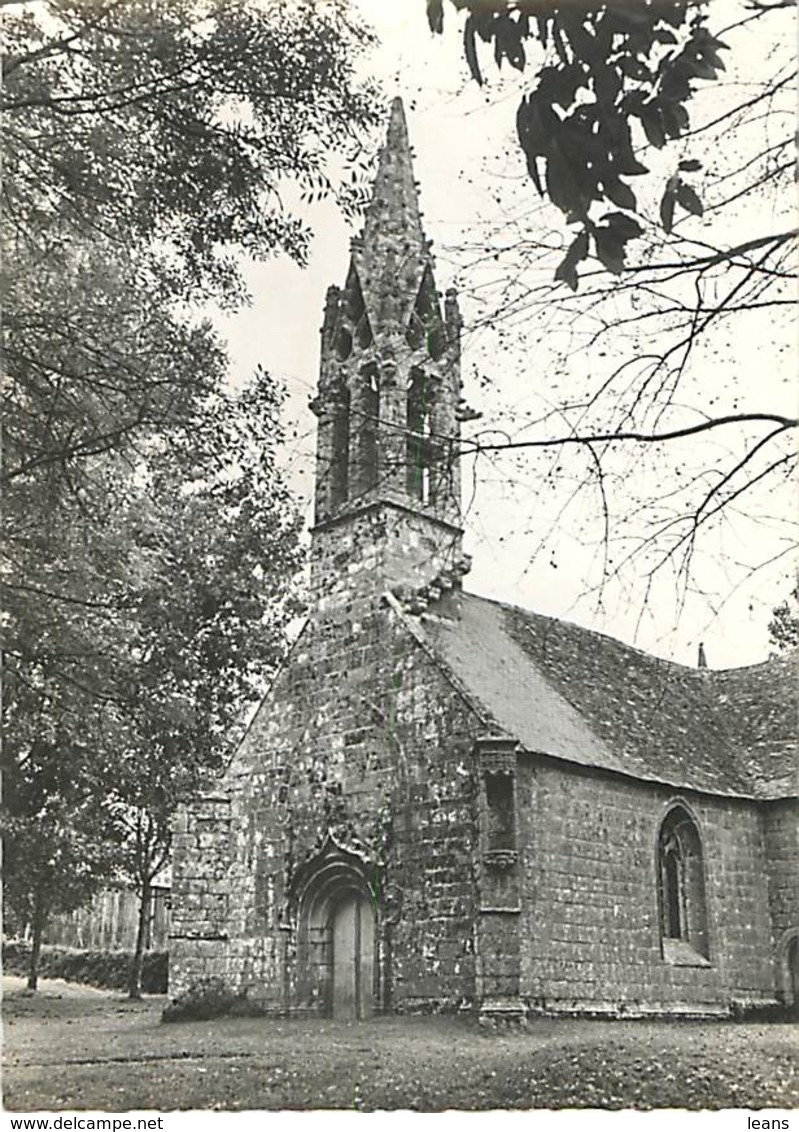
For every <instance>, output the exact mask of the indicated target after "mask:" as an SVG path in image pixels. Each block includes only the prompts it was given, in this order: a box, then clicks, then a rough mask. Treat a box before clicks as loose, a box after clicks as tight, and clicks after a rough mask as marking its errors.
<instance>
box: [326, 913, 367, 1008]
mask: <svg viewBox="0 0 799 1132" xmlns="http://www.w3.org/2000/svg"><path fill="white" fill-rule="evenodd" d="M374 970H375V917H374V910H373V908H372V903H371V901H370V900H368V899H367V898H366V897H364V896H361V895H360V894H358V893H355V892H349V893H347V895H346V896H345V897H344V898H343V899H342V900H341V901H340V902H339V903H338V904H337V905H336V908H335V910H334V912H333V1017H334V1018H337V1019H340V1020H342V1021H353V1020H355V1019H360V1018H369V1017H370V1016H371V1014H372V1013H373V1011H374Z"/></svg>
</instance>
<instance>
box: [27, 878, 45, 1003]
mask: <svg viewBox="0 0 799 1132" xmlns="http://www.w3.org/2000/svg"><path fill="white" fill-rule="evenodd" d="M44 920H45V915H44V902H43V901H42V898H41V897H40V896H39V895H38V893H37V895H36V903H35V904H34V908H33V920H32V923H31V960H30V966H29V967H28V990H29V991H35V990H36V988H37V987H38V985H39V956H40V955H41V953H42V934H43V932H44Z"/></svg>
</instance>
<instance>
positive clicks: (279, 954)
mask: <svg viewBox="0 0 799 1132" xmlns="http://www.w3.org/2000/svg"><path fill="white" fill-rule="evenodd" d="M477 729H478V722H477V721H476V720H475V719H474V717H473V716H472V715H471V713H470V712H469V711H468V710H466V709H465V708H464V705H463V702H462V699H461V697H460V695H459V693H458V692H457V691H456V690H455V689H454V688H453V687H452V686H451V685H450V684H449V683H448V682H447V680H446V679H445V678H444V676H443V675H442V674H441V672H440V670H439V669H438V668H437V667H436V665H435V664H434V663H433V662H432V661H431V660H429V658H428V657H427V656H426V655H425V653H424V652H423V651H422V650H421V648H420V647H419V645H418V643H417V642H416V641H415V640H414V639H413V638H412V637H411V636H410V635H409V634H408V633H407V632H406V630H405V629H404V627H403V625H402V623H401V621H400V620H399V619H398V618H397V617H396V615H395V614H394V613H393V612H392V611H391V610H390V609H388V608H387V607H386V606H385V605H376V604H369V603H363V604H361V605H357V603H356V607H355V608H354V609H350V610H349V611H348V614H347V616H343V617H341V618H338V619H337V618H335V616H333V617H326V618H324V619H319V620H315V621H312V622H310V623H309V624H308V626H307V627H306V629H305V631H304V633H303V634H302V636H301V637H300V639H299V640H298V642H297V644H296V646H295V648H294V651H293V653H292V656H291V658H290V662H289V663H288V665H287V666H286V668H285V670H284V671H283V673H282V674H281V675H280V676H279V677H278V679H277V680H276V682H275V684H274V686H273V688H272V689H271V691H270V694H269V696H268V697H267V699H266V701H265V702H264V704H263V705H262V708H261V709H260V711H259V713H258V715H257V717H256V719H255V721H254V722H253V724H252V726H251V728H250V731H249V733H248V735H247V736H246V738H245V740H244V742H243V744H242V746H241V748H240V750H239V752H238V754H237V756H236V758H235V760H234V762H233V764H232V765H231V767H230V769H229V770H228V772H227V774H226V776H225V778H224V781H223V783H222V786H223V787H224V793H225V794H226V795H227V796H228V797H229V803H228V810H229V814H228V818H229V825H228V826H227V827H225V830H224V833H223V831H222V827H221V825H220V827H219V829H218V830H217V832H216V840H215V841H214V843H213V844H211V842H210V841H208V844H207V846H206V845H205V843H203V845H201V843H200V842H201V839H203V838H206V839H207V838H208V833H207V832H204V830H205V825H204V822H203V818H202V816H201V807H197V808H195V809H193V810H191V811H189V812H188V814H186V815H184V818H183V828H182V830H181V831H180V832H179V834H178V840H177V847H176V861H175V874H176V878H177V883H178V884H179V886H180V896H179V904H180V908H181V913H180V918H179V923H178V924H176V927H175V934H176V935H177V934H180V935H182V936H183V937H185V938H183V939H182V940H181V939H175V941H174V944H173V946H174V948H175V950H174V960H173V970H174V972H175V983H174V984H173V986H174V988H175V989H177V990H178V993H179V991H180V990H181V989H185V987H186V986H188V985H189V984H191V983H192V982H198V981H201V980H202V979H204V978H207V977H208V976H209V975H211V974H213V975H217V974H219V973H221V974H222V976H223V977H224V979H225V981H226V982H227V984H228V986H229V989H230V990H231V991H233V992H235V993H241V992H246V993H247V994H248V996H249V997H251V998H254V999H257V1000H258V1001H259V1002H260V1003H261V1004H262V1005H263V1006H264V1007H265V1008H266V1009H268V1010H275V1011H294V1010H301V1009H323V1006H324V1003H323V1002H322V1000H321V997H320V996H316V997H314V995H313V993H312V994H311V998H310V999H308V997H307V992H306V990H304V989H303V987H304V983H303V972H302V970H301V969H300V968H301V955H300V951H299V947H300V944H299V939H298V923H297V908H296V906H295V904H294V903H293V899H294V896H293V888H292V886H293V884H294V883H295V878H297V877H298V875H300V874H301V871H302V870H303V869H304V868H307V867H308V863H309V862H310V861H311V860H312V859H313V857H314V854H315V853H318V852H319V851H320V850H321V849H322V847H323V845H324V843H325V839H326V838H327V837H328V835H329V834H332V836H333V837H334V839H335V842H336V844H338V845H340V846H344V847H346V848H347V849H348V850H349V851H351V852H352V853H354V854H357V855H358V856H359V858H360V859H361V860H363V862H364V871H365V876H366V878H367V881H368V883H369V885H370V886H371V888H372V889H373V891H374V893H375V900H376V905H377V933H378V940H377V954H378V979H377V983H378V987H377V989H378V1004H377V1005H378V1007H379V1008H380V1009H391V1010H396V1011H404V1010H438V1009H441V1008H455V1007H456V1006H459V1005H461V1004H469V1003H470V1002H471V1001H472V999H473V995H474V941H473V923H474V883H473V875H474V846H475V804H474V789H473V783H474V775H473V773H472V766H471V760H472V758H473V755H472V750H473V746H474V737H475V734H476V732H477ZM217 805H219V804H217ZM225 812H227V811H225ZM214 813H215V815H216V811H214ZM217 820H219V821H221V814H220V816H219V817H218V819H217ZM218 874H223V880H222V887H224V888H225V890H226V894H227V897H226V902H225V906H224V910H223V909H222V906H221V905H219V904H217V895H218V894H217V892H216V890H215V888H214V887H213V885H214V884H215V882H216V878H217V875H218ZM210 928H213V930H215V931H217V930H218V932H219V935H220V937H221V936H222V935H224V937H225V938H224V940H223V939H221V938H220V939H219V940H217V941H216V947H214V948H209V947H207V946H200V945H199V944H200V942H201V940H200V937H201V935H202V933H204V932H205V933H206V934H207V933H208V931H209V929H210ZM202 942H203V943H206V942H207V940H206V939H205V938H204V939H203V940H202Z"/></svg>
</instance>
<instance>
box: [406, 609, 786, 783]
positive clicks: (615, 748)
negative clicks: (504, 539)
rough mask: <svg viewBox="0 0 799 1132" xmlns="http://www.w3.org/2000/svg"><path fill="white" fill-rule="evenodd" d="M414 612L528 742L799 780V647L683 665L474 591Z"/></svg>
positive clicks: (587, 762)
mask: <svg viewBox="0 0 799 1132" xmlns="http://www.w3.org/2000/svg"><path fill="white" fill-rule="evenodd" d="M414 620H415V621H416V624H417V625H419V626H420V627H421V628H422V629H423V632H424V635H425V637H426V638H427V640H428V641H429V643H430V645H431V646H432V648H433V651H434V652H435V654H436V655H437V656H438V658H439V660H440V661H441V662H443V664H444V665H445V667H446V668H447V669H448V670H449V672H450V673H451V674H452V675H453V676H454V677H455V679H456V681H457V682H458V683H459V684H460V686H461V688H462V690H463V691H464V692H465V693H466V694H467V695H468V696H469V697H470V698H471V699H472V701H473V703H474V704H475V706H476V707H477V709H478V711H480V713H481V714H482V715H483V717H484V719H485V720H486V724H487V726H488V727H491V728H494V729H496V730H497V731H498V732H500V733H507V734H509V735H511V736H513V737H515V738H517V739H518V740H519V742H520V743H521V744H522V746H523V747H524V748H525V749H527V750H528V751H534V752H540V753H543V754H547V755H551V756H554V757H556V758H559V759H564V760H567V761H569V762H571V763H577V764H581V765H583V766H589V767H597V768H602V769H606V770H612V771H617V772H620V773H623V774H626V775H632V776H634V777H635V778H639V779H646V780H649V781H657V782H662V783H667V784H669V785H671V786H674V787H678V788H687V789H696V790H703V791H707V792H710V793H714V794H724V795H733V796H740V797H756V798H779V797H789V796H793V795H795V794H797V792H799V790H798V787H799V761H798V759H799V729H797V704H798V701H799V697H798V696H797V692H798V690H799V688H798V685H797V663H796V662H797V660H798V659H799V652H794V653H793V654H791V655H788V656H785V657H779V658H777V659H774V660H769V661H767V662H765V663H764V664H758V665H754V666H752V667H749V668H737V669H731V670H726V671H714V670H711V669H695V668H686V667H685V666H683V665H679V664H674V663H672V662H670V661H665V660H660V659H658V658H657V657H653V656H649V655H648V654H647V653H644V652H641V651H640V650H639V649H635V648H632V647H630V646H629V645H625V644H622V643H621V642H620V641H616V640H614V639H613V638H612V637H607V636H604V635H603V634H601V633H596V632H593V631H591V630H589V629H583V628H581V627H579V626H578V625H572V624H570V623H569V622H566V621H559V620H557V619H554V618H549V617H542V616H540V615H539V614H535V613H530V612H528V611H526V610H522V609H518V608H516V607H513V606H508V605H503V604H501V603H499V602H495V601H490V600H488V599H486V598H481V597H477V596H475V595H473V594H464V595H463V606H462V615H461V617H460V618H459V619H457V620H455V619H452V620H450V619H445V618H443V617H436V616H434V615H432V616H431V615H429V614H427V615H423V616H422V618H421V619H416V618H414Z"/></svg>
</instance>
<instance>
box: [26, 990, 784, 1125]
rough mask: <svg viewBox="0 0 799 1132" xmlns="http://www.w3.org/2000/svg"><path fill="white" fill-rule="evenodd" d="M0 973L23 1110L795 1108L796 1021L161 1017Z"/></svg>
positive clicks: (153, 1008)
mask: <svg viewBox="0 0 799 1132" xmlns="http://www.w3.org/2000/svg"><path fill="white" fill-rule="evenodd" d="M22 988H23V983H22V980H19V979H16V980H15V979H11V978H7V979H4V1001H3V1015H4V1022H5V1050H4V1054H5V1071H4V1078H3V1081H4V1103H5V1106H6V1107H7V1108H9V1109H12V1110H14V1111H30V1110H33V1109H86V1108H89V1109H105V1110H109V1111H121V1110H126V1109H138V1108H142V1109H158V1110H162V1111H170V1110H173V1109H182V1108H200V1109H281V1108H300V1109H302V1108H310V1109H314V1108H341V1109H361V1110H373V1109H377V1108H388V1109H395V1108H413V1109H417V1110H421V1111H427V1112H429V1111H437V1110H440V1109H444V1108H461V1109H488V1108H522V1109H524V1108H565V1107H589V1108H643V1109H647V1108H662V1107H665V1108H672V1107H674V1108H683V1107H688V1108H772V1107H776V1108H792V1107H794V1106H796V1105H797V1104H799V1072H798V1071H797V1052H799V1045H798V1044H797V1030H796V1027H792V1026H789V1025H770V1026H766V1025H750V1024H746V1025H742V1024H735V1023H713V1024H704V1023H703V1024H699V1023H685V1022H683V1023H672V1024H669V1023H662V1022H581V1021H574V1020H571V1019H559V1020H551V1019H540V1020H536V1021H534V1022H533V1023H532V1024H531V1026H530V1028H529V1029H528V1031H527V1032H525V1033H520V1034H511V1035H501V1036H496V1035H486V1034H484V1033H482V1032H480V1031H478V1030H477V1029H476V1028H475V1027H473V1026H472V1025H471V1024H470V1023H468V1022H465V1021H457V1020H454V1019H445V1018H410V1019H398V1018H383V1019H376V1020H374V1021H372V1022H369V1023H362V1024H345V1023H334V1022H330V1021H324V1020H319V1021H314V1022H310V1021H299V1020H291V1021H282V1020H281V1021H275V1020H270V1019H256V1018H253V1019H222V1020H219V1021H216V1022H191V1023H182V1024H177V1025H164V1024H163V1023H161V1021H160V1013H161V1010H162V1008H163V1005H164V1002H165V999H163V998H161V997H154V998H148V999H147V1000H145V1001H144V1002H142V1003H131V1002H129V1001H128V1000H126V999H124V998H122V997H121V996H120V995H118V994H114V993H109V992H104V991H98V990H94V989H92V988H88V987H78V986H76V985H74V984H68V983H63V982H60V981H58V980H44V981H43V984H42V989H41V991H40V992H38V994H37V995H36V996H35V997H26V996H25V995H24V993H23V992H22Z"/></svg>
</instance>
